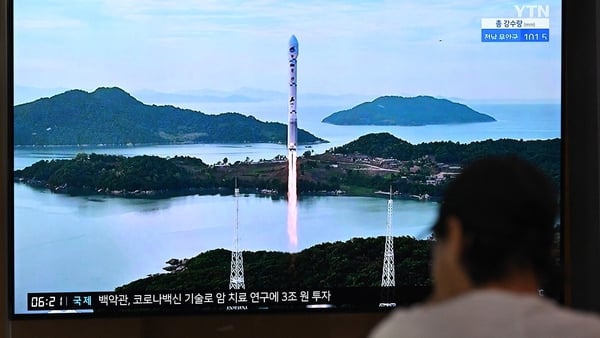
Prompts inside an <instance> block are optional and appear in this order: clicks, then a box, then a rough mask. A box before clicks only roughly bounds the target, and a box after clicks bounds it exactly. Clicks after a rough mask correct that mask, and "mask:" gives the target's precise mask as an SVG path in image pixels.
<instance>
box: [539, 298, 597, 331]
mask: <svg viewBox="0 0 600 338" xmlns="http://www.w3.org/2000/svg"><path fill="white" fill-rule="evenodd" d="M528 324H529V327H530V328H531V330H540V331H545V332H548V334H552V337H582V338H583V337H589V338H598V337H600V315H598V314H595V313H591V312H583V311H578V310H573V309H569V308H564V307H560V306H558V305H555V304H553V305H552V306H548V307H546V308H545V309H543V310H540V311H536V312H534V313H532V314H531V315H529V316H528Z"/></svg>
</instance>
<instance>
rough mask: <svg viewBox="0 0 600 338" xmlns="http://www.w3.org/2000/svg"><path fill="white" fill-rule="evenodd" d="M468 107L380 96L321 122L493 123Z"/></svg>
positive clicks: (429, 99)
mask: <svg viewBox="0 0 600 338" xmlns="http://www.w3.org/2000/svg"><path fill="white" fill-rule="evenodd" d="M494 121H496V120H495V119H494V118H493V117H491V116H489V115H486V114H482V113H479V112H477V111H475V110H473V109H471V108H469V107H468V106H466V105H464V104H461V103H456V102H452V101H449V100H446V99H437V98H434V97H431V96H417V97H402V96H382V97H378V98H377V99H375V100H373V101H372V102H364V103H361V104H359V105H357V106H355V107H354V108H352V109H348V110H342V111H339V112H336V113H333V114H331V115H329V116H327V117H326V118H324V119H323V121H322V122H324V123H330V124H335V125H377V126H424V125H433V124H457V123H474V122H494Z"/></svg>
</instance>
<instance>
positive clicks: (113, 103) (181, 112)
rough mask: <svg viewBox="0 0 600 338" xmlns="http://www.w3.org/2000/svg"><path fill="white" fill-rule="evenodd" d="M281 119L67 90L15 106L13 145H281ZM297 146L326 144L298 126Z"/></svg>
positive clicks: (108, 91) (109, 91)
mask: <svg viewBox="0 0 600 338" xmlns="http://www.w3.org/2000/svg"><path fill="white" fill-rule="evenodd" d="M286 140H287V127H286V125H285V124H283V123H277V122H262V121H259V120H257V119H256V118H254V117H253V116H245V115H242V114H239V113H223V114H218V115H209V114H204V113H202V112H199V111H193V110H189V109H181V108H177V107H173V106H156V105H147V104H144V103H142V102H140V101H138V100H137V99H135V98H134V97H133V96H131V95H130V94H128V93H127V92H125V91H123V90H122V89H120V88H117V87H114V88H98V89H96V90H95V91H94V92H91V93H88V92H85V91H83V90H70V91H67V92H65V93H62V94H58V95H55V96H53V97H50V98H42V99H39V100H36V101H33V102H30V103H25V104H20V105H17V106H15V107H14V145H15V146H49V145H79V146H82V145H92V146H97V145H140V144H181V143H282V144H285V143H286V142H287V141H286ZM298 141H299V143H301V144H315V143H323V142H327V141H326V140H323V139H321V138H318V137H316V136H315V135H312V134H310V133H308V132H306V131H304V130H302V129H300V130H298Z"/></svg>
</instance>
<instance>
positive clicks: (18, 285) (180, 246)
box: [14, 104, 561, 313]
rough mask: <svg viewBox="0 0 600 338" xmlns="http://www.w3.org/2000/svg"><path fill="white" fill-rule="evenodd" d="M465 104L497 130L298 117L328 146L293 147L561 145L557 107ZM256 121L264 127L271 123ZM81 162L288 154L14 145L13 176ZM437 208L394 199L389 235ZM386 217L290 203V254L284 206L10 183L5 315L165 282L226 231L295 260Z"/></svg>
mask: <svg viewBox="0 0 600 338" xmlns="http://www.w3.org/2000/svg"><path fill="white" fill-rule="evenodd" d="M470 106H471V107H472V108H474V109H475V110H477V111H479V112H482V113H486V114H488V115H491V116H492V117H494V118H495V119H496V120H497V121H496V122H490V123H472V124H457V125H439V126H418V127H400V126H334V125H329V124H324V123H321V122H320V121H321V119H322V118H323V117H324V116H326V114H325V113H326V112H329V113H330V112H331V109H332V107H317V106H315V107H306V109H304V110H303V111H300V110H299V113H298V122H299V128H303V129H305V130H307V131H309V132H311V133H313V134H314V135H316V136H318V137H321V138H323V139H326V140H328V141H329V142H328V143H322V144H314V145H304V146H301V147H300V148H299V150H298V154H299V155H302V154H303V153H305V152H306V151H309V152H311V153H313V154H319V153H323V152H324V151H326V150H328V149H331V148H333V147H336V146H340V145H343V144H346V143H348V142H350V141H352V140H355V139H357V138H358V137H360V136H362V135H365V134H368V133H375V132H388V133H391V134H393V135H395V136H396V137H398V138H401V139H404V140H406V141H408V142H411V143H413V144H418V143H422V142H431V141H442V140H444V141H446V140H447V141H454V142H461V143H469V142H474V141H481V140H487V139H502V138H510V139H522V140H543V139H553V138H560V136H561V127H560V105H558V104H480V105H470ZM283 114H285V111H284V113H283ZM255 115H256V116H257V117H258V118H263V119H265V120H269V117H272V115H273V114H272V112H267V113H265V115H263V116H260V114H259V113H256V114H255ZM284 116H286V115H284ZM280 122H285V121H280ZM80 152H86V153H99V154H120V155H124V156H135V155H141V154H146V155H157V156H161V157H173V156H177V155H179V156H184V155H185V156H193V157H198V158H201V159H202V160H203V161H204V162H205V163H208V164H214V163H217V162H219V161H222V160H223V159H224V158H225V157H226V158H227V159H228V161H229V162H235V161H237V160H240V161H244V160H246V159H250V160H253V161H258V160H260V159H272V158H274V157H275V156H277V155H287V149H286V146H285V145H284V144H186V145H152V146H149V145H147V146H129V147H109V146H80V147H74V146H71V147H67V146H60V147H59V146H55V147H16V148H15V149H14V168H15V169H20V168H24V167H27V166H29V165H31V164H33V163H35V162H37V161H39V160H48V159H66V158H73V157H74V156H75V155H76V154H77V153H80ZM437 208H438V205H437V203H436V202H431V201H412V200H394V204H393V216H392V229H393V235H395V236H412V237H415V238H418V239H424V238H427V237H428V236H429V235H430V231H429V227H430V226H431V224H432V223H433V222H434V221H435V218H436V214H437ZM236 210H237V212H236ZM386 218H387V200H386V199H385V198H376V197H350V196H301V197H300V199H299V202H298V227H297V229H298V230H297V232H298V233H297V236H298V242H297V245H293V244H292V242H291V241H290V240H289V238H288V234H287V201H286V199H285V198H272V197H265V196H258V195H254V194H247V195H241V196H240V197H237V198H236V197H234V196H233V195H226V196H221V195H204V196H199V195H194V196H183V197H173V198H165V199H158V200H146V199H127V198H118V197H108V196H76V197H74V196H67V195H62V194H56V193H52V192H50V191H48V190H45V189H39V188H33V187H30V186H27V185H25V184H21V183H14V279H15V304H16V305H15V310H16V313H27V306H26V295H27V293H28V292H72V291H111V290H114V288H115V287H117V286H120V285H123V284H126V283H129V282H131V281H134V280H137V279H140V278H144V277H146V276H147V275H150V274H155V273H161V272H165V271H164V270H163V269H162V268H163V267H165V266H166V265H167V264H166V261H168V260H169V259H171V258H190V257H194V256H196V255H198V254H199V253H202V252H205V251H207V250H211V249H216V248H225V249H231V248H232V247H233V241H234V227H235V225H236V224H238V229H239V236H238V237H239V248H240V249H241V250H244V251H256V250H270V251H287V252H299V251H301V250H303V249H306V248H309V247H311V246H313V245H315V244H319V243H325V242H335V241H346V240H350V239H352V238H355V237H376V236H384V235H385V233H386ZM382 259H383V258H382ZM398 273H401V272H398Z"/></svg>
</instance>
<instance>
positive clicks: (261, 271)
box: [116, 237, 432, 292]
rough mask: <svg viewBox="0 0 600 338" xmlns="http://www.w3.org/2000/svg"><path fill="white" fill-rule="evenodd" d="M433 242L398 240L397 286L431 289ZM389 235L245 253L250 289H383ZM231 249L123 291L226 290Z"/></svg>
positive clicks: (178, 262) (180, 263)
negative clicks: (384, 257)
mask: <svg viewBox="0 0 600 338" xmlns="http://www.w3.org/2000/svg"><path fill="white" fill-rule="evenodd" d="M431 243H432V242H431V240H417V239H414V238H412V237H395V238H394V263H395V270H396V286H428V285H430V284H431V279H430V277H429V261H430V256H431V254H430V252H431ZM384 247H385V237H377V238H353V239H351V240H348V241H345V242H339V241H338V242H335V243H322V244H318V245H315V246H312V247H310V248H307V249H304V250H302V251H300V252H297V253H288V252H276V251H254V252H252V251H244V252H243V257H244V279H245V284H246V288H247V289H253V288H254V289H263V290H268V289H281V288H290V289H293V288H313V289H319V288H333V287H379V286H381V268H382V263H383V251H384ZM230 262H231V251H229V250H225V249H214V250H209V251H206V252H203V253H200V254H199V255H197V256H196V257H193V258H191V259H171V260H169V261H167V262H166V264H167V266H166V267H165V268H164V270H165V271H167V272H168V273H160V274H155V275H150V276H148V277H146V278H143V279H139V280H136V281H133V282H131V283H129V284H127V285H123V286H121V287H118V288H117V289H116V291H118V292H142V291H147V292H152V291H164V290H227V289H228V286H229V273H230V269H231V266H230Z"/></svg>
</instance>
